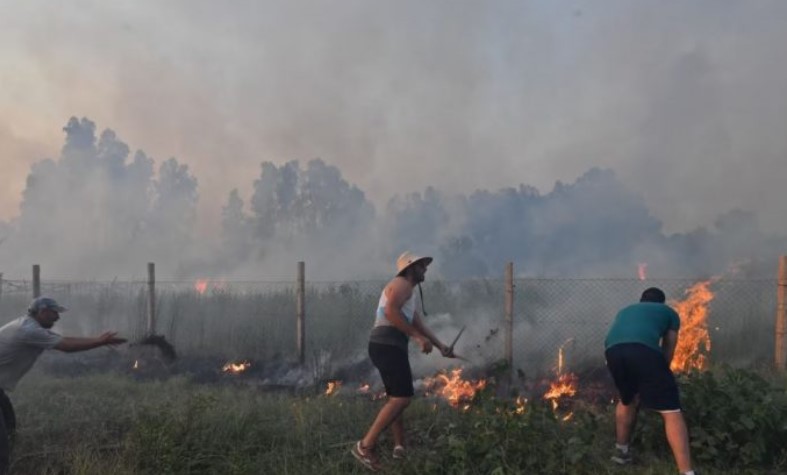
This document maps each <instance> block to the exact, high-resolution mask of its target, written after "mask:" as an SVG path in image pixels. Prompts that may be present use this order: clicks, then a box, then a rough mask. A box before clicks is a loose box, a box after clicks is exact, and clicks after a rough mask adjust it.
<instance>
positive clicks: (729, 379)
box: [13, 370, 787, 475]
mask: <svg viewBox="0 0 787 475" xmlns="http://www.w3.org/2000/svg"><path fill="white" fill-rule="evenodd" d="M725 371H728V370H723V371H721V372H719V371H715V370H714V371H706V372H702V373H698V372H693V373H690V374H687V375H681V377H680V378H679V382H680V384H681V386H682V391H683V393H684V394H685V406H686V407H685V409H686V413H687V417H689V423H690V427H703V428H705V430H707V431H713V432H709V433H712V434H716V436H718V435H722V434H723V435H724V438H723V439H719V438H718V437H716V436H714V437H713V438H711V437H704V438H703V436H702V433H692V436H693V437H694V439H693V443H695V444H696V446H697V447H698V448H697V449H696V450H695V452H694V454H693V455H695V456H696V457H697V460H698V461H699V462H698V465H699V468H700V469H706V470H704V471H710V467H721V468H723V469H724V470H726V472H724V473H743V472H744V471H746V470H749V471H750V472H751V471H752V470H757V469H763V470H762V471H767V470H770V471H772V472H775V473H782V472H783V468H784V466H783V465H779V463H780V462H779V460H787V447H784V444H783V443H782V441H783V440H785V438H787V429H784V428H785V427H787V392H786V391H785V387H784V380H780V381H781V382H779V383H778V384H780V385H781V386H779V387H773V388H771V386H770V385H772V384H776V383H773V382H768V381H765V380H762V379H757V377H756V376H751V375H750V373H746V372H740V371H734V372H730V373H729V374H728V375H727V373H725ZM714 374H718V375H717V376H714ZM440 376H442V377H440ZM433 378H434V380H435V384H436V385H442V386H439V387H441V388H445V387H450V385H449V384H448V383H449V382H450V381H454V385H455V386H456V387H466V385H467V384H472V385H473V389H476V393H475V394H474V396H473V398H472V399H471V400H470V401H462V402H461V403H460V404H459V406H455V405H454V404H452V403H451V402H450V401H451V400H450V397H451V394H453V393H449V395H443V394H442V391H440V393H441V394H439V395H438V394H437V392H436V393H434V394H433V397H430V398H424V397H416V398H415V400H414V402H413V404H412V406H411V408H410V409H408V412H407V422H406V427H407V438H408V440H409V441H410V443H411V444H412V452H411V453H410V456H409V458H408V460H407V461H404V462H396V463H394V461H392V460H391V459H390V457H389V456H387V455H386V454H387V453H388V451H389V450H390V438H389V436H388V435H385V436H384V437H383V439H381V449H384V451H383V462H384V463H385V465H386V473H394V474H396V473H402V474H404V473H419V474H431V473H492V472H494V470H495V469H496V468H498V467H509V469H510V470H507V471H506V472H505V473H572V474H573V473H576V474H596V473H609V471H610V468H609V467H610V466H609V461H608V459H607V456H608V453H609V448H610V445H611V444H612V443H613V442H612V435H611V434H612V432H611V431H612V430H613V427H614V408H613V407H612V406H610V405H609V404H608V401H609V399H606V400H604V401H602V402H599V403H589V402H588V399H587V395H588V392H587V390H588V386H589V385H590V384H592V380H593V378H594V376H593V374H588V373H579V374H578V375H576V376H575V375H572V374H571V373H565V374H563V375H560V376H557V377H555V378H554V379H553V380H550V381H548V382H547V381H545V382H543V383H539V386H538V388H542V389H543V390H541V391H539V392H538V393H537V394H534V395H533V397H531V398H529V399H528V398H526V397H525V396H523V395H520V396H519V397H516V398H512V399H508V398H504V399H498V398H497V397H496V395H495V392H494V391H492V389H494V387H495V386H494V384H493V380H492V379H491V378H487V379H486V380H485V381H486V386H485V387H484V388H483V389H478V383H479V382H480V380H473V379H472V378H466V377H464V373H454V372H453V371H448V372H446V373H442V374H441V375H435V376H434V377H433ZM331 382H333V383H334V384H333V385H332V387H333V388H334V392H332V393H331V394H329V395H327V396H326V395H325V394H324V392H325V391H324V390H325V389H328V385H327V384H325V385H323V384H321V385H320V391H319V393H320V395H319V396H317V397H315V394H314V392H312V393H311V394H310V395H299V396H294V395H282V394H268V393H266V392H264V391H260V390H259V389H258V388H248V387H244V386H237V385H232V386H223V385H204V384H193V383H189V382H188V381H187V380H184V379H182V378H176V379H172V380H169V381H148V382H140V381H135V380H134V379H131V378H123V377H119V376H113V375H108V374H107V375H100V376H91V377H78V378H58V379H53V378H51V377H46V376H45V375H43V374H40V373H39V374H31V375H30V376H29V379H26V380H25V381H24V382H23V384H22V385H20V388H19V389H18V392H15V393H14V396H15V398H16V399H15V404H17V414H18V416H19V419H20V421H24V426H23V427H22V430H21V431H20V432H19V434H18V438H17V445H16V448H15V452H14V457H15V459H14V462H13V463H14V467H15V469H14V470H15V473H17V474H27V473H55V472H57V473H61V472H62V473H120V474H122V473H128V474H131V473H160V468H161V467H162V466H167V467H168V470H169V472H170V473H324V474H336V475H338V474H352V473H364V472H363V470H362V469H361V468H360V466H358V465H357V464H356V462H355V461H354V459H352V457H351V456H350V455H349V453H348V449H349V442H348V441H353V440H356V439H357V438H358V437H359V436H360V434H362V432H363V430H364V429H365V428H366V427H367V426H368V424H369V423H370V421H371V420H373V418H374V416H375V414H376V412H377V411H378V410H379V407H380V402H372V401H371V400H370V398H369V396H370V395H371V394H373V393H374V390H373V387H372V386H371V385H369V384H368V383H362V384H359V385H355V384H350V383H349V382H345V383H344V384H337V383H338V382H337V381H331ZM771 389H772V390H771ZM359 395H362V396H363V397H359ZM736 395H737V396H740V395H746V397H733V396H736ZM434 398H439V401H443V402H444V403H439V402H436V401H435V399H434ZM107 401H111V402H112V403H111V404H107V403H106V402H107ZM554 402H557V403H558V408H557V409H555V407H554ZM467 404H469V405H470V409H471V410H462V409H463V408H464V407H465V405H467ZM707 404H715V406H714V407H710V408H709V407H706V406H707ZM457 407H458V409H459V410H457ZM754 408H757V410H753V409H754ZM719 411H721V412H723V413H724V414H725V417H716V416H714V414H716V413H718V412H719ZM742 424H743V425H744V426H745V425H746V424H749V425H751V424H753V425H754V427H756V428H757V430H754V431H752V430H748V431H741V429H740V427H739V426H741V425H742ZM640 428H641V429H639V430H638V433H637V435H635V440H636V442H635V443H636V444H637V454H638V457H640V458H641V459H642V460H643V464H644V466H647V467H648V470H650V471H649V472H647V471H646V472H643V473H651V474H656V473H671V472H672V471H674V464H673V462H672V460H671V458H670V457H669V454H668V453H666V452H665V451H664V447H663V444H664V442H663V437H660V438H654V437H651V436H646V435H645V434H659V436H661V434H662V432H661V431H662V427H661V421H660V419H659V418H658V416H657V415H651V414H647V413H643V414H642V419H641V424H640ZM761 430H763V431H766V433H765V435H763V436H762V437H760V436H759V435H758V433H759V431H761ZM85 434H90V437H86V436H85ZM717 439H718V440H720V441H721V442H716V441H717ZM751 439H754V440H751ZM749 440H751V442H749ZM729 441H732V442H734V443H736V444H739V446H740V447H742V449H741V450H740V451H725V450H723V447H722V445H721V444H725V443H727V442H729ZM42 444H44V445H46V447H48V449H47V451H46V452H42V451H41V448H40V447H41V445H42ZM714 444H715V445H714ZM107 447H111V449H110V450H107ZM744 447H747V448H745V450H744ZM754 449H757V450H760V451H759V452H758V451H757V450H754ZM727 453H729V456H728V455H727ZM712 454H715V455H712ZM722 458H723V460H722ZM717 460H718V462H717Z"/></svg>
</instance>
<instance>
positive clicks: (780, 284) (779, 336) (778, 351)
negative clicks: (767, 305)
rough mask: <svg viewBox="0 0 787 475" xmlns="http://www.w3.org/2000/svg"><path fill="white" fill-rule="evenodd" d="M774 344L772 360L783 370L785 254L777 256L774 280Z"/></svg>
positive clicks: (786, 285) (786, 356) (786, 323)
mask: <svg viewBox="0 0 787 475" xmlns="http://www.w3.org/2000/svg"><path fill="white" fill-rule="evenodd" d="M774 333H775V337H776V345H775V347H774V360H775V361H774V362H775V363H776V369H778V370H780V371H784V369H785V365H787V352H785V341H784V336H785V333H787V256H781V257H780V258H779V275H778V280H777V281H776V328H775V331H774Z"/></svg>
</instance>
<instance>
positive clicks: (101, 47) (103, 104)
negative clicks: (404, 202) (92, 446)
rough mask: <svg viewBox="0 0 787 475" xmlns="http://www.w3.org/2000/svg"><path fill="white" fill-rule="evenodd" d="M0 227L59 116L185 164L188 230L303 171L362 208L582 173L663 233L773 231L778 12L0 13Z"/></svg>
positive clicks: (779, 5) (275, 7)
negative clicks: (191, 194)
mask: <svg viewBox="0 0 787 475" xmlns="http://www.w3.org/2000/svg"><path fill="white" fill-rule="evenodd" d="M0 8H2V12H3V14H2V16H1V17H0V165H2V166H1V167H0V220H8V219H10V218H13V217H14V216H16V215H18V213H19V209H18V207H19V203H20V201H21V193H22V190H23V189H24V188H25V179H26V177H27V174H28V172H29V170H30V166H31V165H32V164H33V163H35V162H37V161H39V160H41V159H44V158H55V157H57V156H58V155H59V152H60V147H62V144H63V137H64V135H63V131H62V128H63V126H64V125H65V124H66V123H67V121H68V119H69V117H71V116H77V117H88V118H90V119H91V120H93V121H95V122H96V124H97V126H98V128H99V130H102V129H104V128H110V129H113V130H114V131H116V132H117V134H118V136H119V137H120V138H121V139H122V140H124V141H125V142H126V143H128V144H129V146H130V147H131V148H132V150H136V149H143V150H144V151H145V152H146V153H147V154H148V155H149V156H152V157H155V159H156V160H157V162H161V161H164V160H166V159H167V158H170V157H176V158H177V159H178V161H180V162H182V163H186V164H188V165H189V167H190V169H191V170H192V172H193V173H194V175H195V176H196V178H197V179H198V181H199V195H200V220H201V222H202V226H203V229H205V230H209V229H212V228H215V226H214V225H215V223H216V222H217V221H218V219H219V213H220V209H221V206H222V205H223V204H224V203H225V202H226V200H227V196H228V194H229V192H230V190H232V189H233V188H238V189H239V190H240V191H241V194H242V195H245V196H248V194H249V193H250V191H251V187H252V184H253V180H254V179H255V178H256V177H258V176H259V174H260V163H261V162H263V161H271V162H274V163H284V162H286V161H289V160H302V161H306V160H310V159H313V158H318V157H319V158H321V159H323V160H324V161H325V162H327V163H329V164H331V165H334V166H337V167H338V168H340V169H341V171H342V173H343V175H344V177H345V178H346V179H347V180H348V181H350V182H352V183H354V184H356V185H357V186H358V187H360V188H361V189H362V190H363V191H365V193H366V194H367V196H368V198H369V199H370V200H372V202H374V203H375V204H376V205H377V206H378V210H379V209H381V208H382V206H383V205H384V204H385V203H386V202H387V200H388V199H389V198H391V197H392V196H393V195H395V194H397V193H404V192H409V191H421V190H423V189H424V188H425V187H427V186H429V185H431V186H434V187H435V188H437V189H439V190H442V191H445V192H465V193H467V192H471V191H472V190H475V189H479V188H483V189H497V188H500V187H505V186H517V185H518V184H520V183H524V184H528V185H533V186H535V187H537V188H539V189H541V190H543V191H548V190H549V189H551V187H552V186H553V184H554V183H555V182H556V181H558V180H560V181H564V182H571V181H573V180H575V179H576V178H577V177H578V176H581V175H582V174H583V173H584V172H586V171H587V170H588V169H590V168H591V167H594V166H599V167H606V168H611V169H613V170H614V171H615V172H616V173H617V175H618V176H619V177H620V179H621V180H622V181H623V182H624V183H626V184H627V185H628V186H629V187H631V189H633V190H636V191H637V192H639V193H641V194H642V196H643V197H644V198H645V201H646V202H647V203H648V206H649V208H650V209H651V210H652V212H653V214H654V215H655V216H657V217H658V218H659V219H660V220H662V221H663V222H664V228H665V230H666V231H673V232H682V231H686V230H690V229H694V228H696V227H697V226H702V225H709V224H711V223H712V222H713V220H714V219H715V218H716V217H717V216H718V215H719V214H721V213H724V212H725V211H728V210H730V209H736V208H740V209H744V210H748V211H755V212H757V213H758V215H759V217H760V223H761V226H762V228H763V229H764V230H766V231H771V232H781V233H783V232H787V219H784V218H785V217H787V216H786V214H787V212H785V211H784V209H785V208H784V206H783V205H782V201H783V197H784V192H783V189H784V183H785V179H787V166H785V165H784V164H783V162H784V156H785V154H786V153H785V152H787V134H785V133H784V127H785V126H784V124H785V123H787V120H786V119H787V94H784V93H783V85H784V84H787V61H785V59H786V58H785V55H786V54H785V53H784V47H783V45H785V44H787V29H785V28H784V27H783V26H784V24H785V20H787V3H785V2H783V1H780V0H762V1H758V2H740V1H731V0H697V1H692V2H683V1H666V2H653V1H644V0H641V1H623V0H610V1H605V2H603V3H602V2H591V1H551V2H544V1H540V2H538V1H490V2H479V1H467V0H452V1H448V0H444V1H432V2H420V1H410V0H404V1H397V2H369V1H363V0H343V1H338V2H336V1H316V0H315V1H293V2H272V1H266V0H259V1H234V2H207V1H202V0H189V1H170V2H153V1H146V0H134V1H130V0H129V1H121V0H119V1H114V2H101V1H97V0H67V1H62V2H55V3H52V2H44V1H42V0H28V1H26V2H12V1H10V0H0Z"/></svg>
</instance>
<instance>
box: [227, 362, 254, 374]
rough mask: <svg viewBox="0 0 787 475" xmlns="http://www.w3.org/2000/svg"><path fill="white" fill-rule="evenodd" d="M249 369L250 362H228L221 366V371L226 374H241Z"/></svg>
mask: <svg viewBox="0 0 787 475" xmlns="http://www.w3.org/2000/svg"><path fill="white" fill-rule="evenodd" d="M249 368H251V362H250V361H238V362H232V361H230V362H228V363H227V364H225V365H224V366H222V368H221V371H222V372H223V373H228V374H241V373H243V372H244V371H246V370H247V369H249Z"/></svg>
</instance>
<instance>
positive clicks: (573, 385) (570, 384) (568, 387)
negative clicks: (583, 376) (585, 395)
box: [544, 373, 579, 410]
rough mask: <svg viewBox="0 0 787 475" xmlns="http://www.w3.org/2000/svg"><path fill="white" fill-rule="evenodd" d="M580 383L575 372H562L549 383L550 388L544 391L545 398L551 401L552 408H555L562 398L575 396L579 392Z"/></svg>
mask: <svg viewBox="0 0 787 475" xmlns="http://www.w3.org/2000/svg"><path fill="white" fill-rule="evenodd" d="M578 383H579V378H577V375H575V374H574V373H566V374H561V375H560V376H559V377H558V378H557V380H555V381H552V383H551V384H550V385H549V390H548V391H547V392H546V393H544V399H546V400H547V401H551V402H552V409H553V410H555V409H557V407H558V402H559V400H560V398H562V397H564V396H566V397H570V396H574V395H575V394H576V393H577V386H578Z"/></svg>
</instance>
